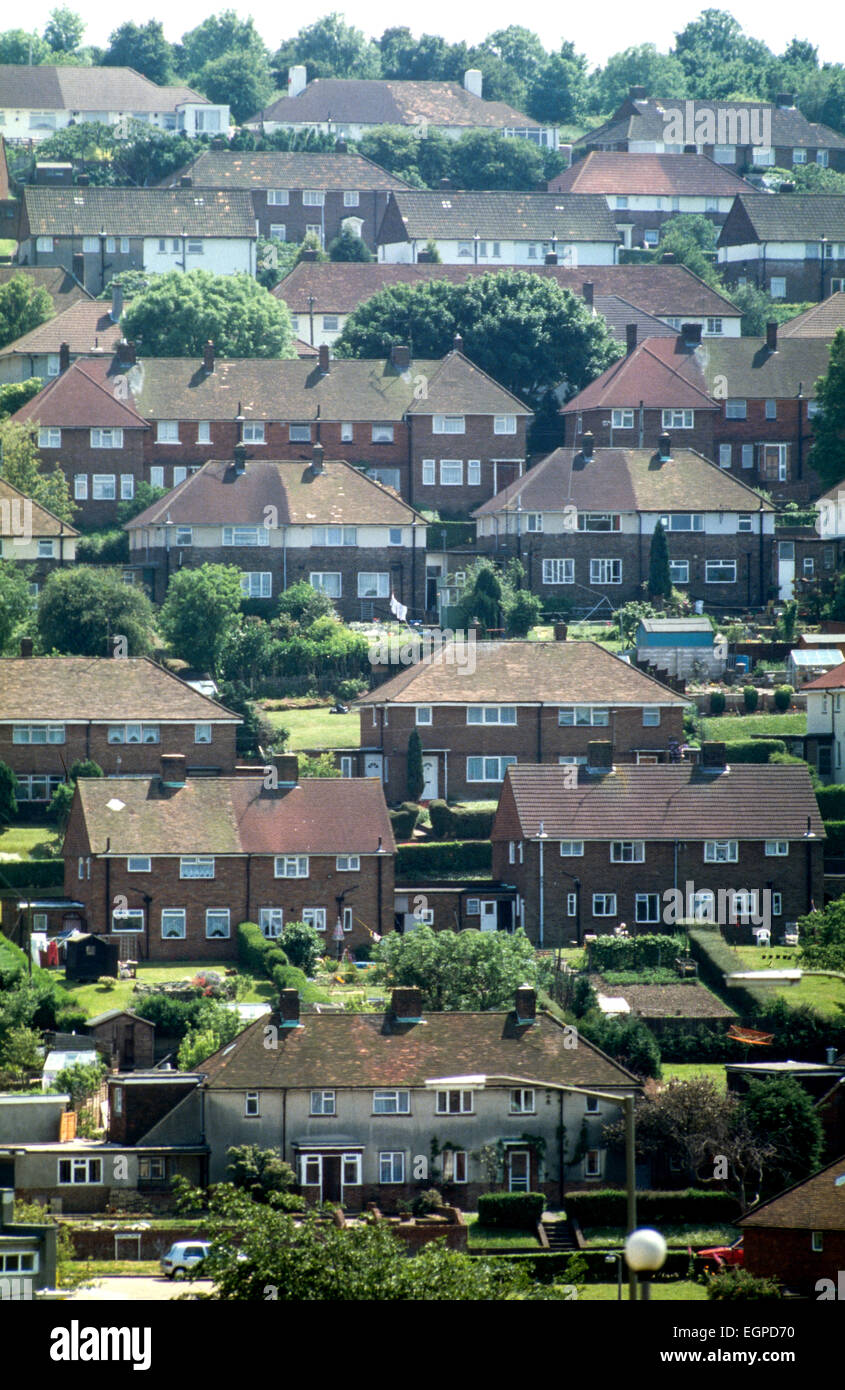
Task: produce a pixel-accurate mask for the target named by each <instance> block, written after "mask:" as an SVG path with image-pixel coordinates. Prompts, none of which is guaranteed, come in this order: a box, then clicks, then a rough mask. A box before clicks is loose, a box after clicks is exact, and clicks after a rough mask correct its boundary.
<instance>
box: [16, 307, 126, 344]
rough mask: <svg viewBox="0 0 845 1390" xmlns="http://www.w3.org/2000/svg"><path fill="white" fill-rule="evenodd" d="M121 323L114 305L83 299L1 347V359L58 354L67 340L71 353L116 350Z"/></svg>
mask: <svg viewBox="0 0 845 1390" xmlns="http://www.w3.org/2000/svg"><path fill="white" fill-rule="evenodd" d="M122 336H123V335H122V333H121V330H120V324H119V323H115V321H114V319H113V318H112V316H111V311H110V305H108V304H104V303H103V302H102V301H101V300H97V299H79V300H77V301H76V303H75V304H71V305H70V307H69V308H67V309H63V310H62V311H61V313H58V314H56V315H55V317H54V318H52V319H48V320H47V322H46V323H41V324H39V325H38V327H37V328H32V329H30V331H29V333H24V334H23V336H22V337H20V338H16V339H15V341H14V342H12V343H7V344H6V346H5V347H4V348H2V349H0V358H2V357H10V356H17V355H22V356H36V355H39V354H43V353H57V352H58V351H59V348H60V346H61V344H62V343H67V345H68V347H69V348H70V352H71V356H73V357H76V356H80V355H82V354H85V353H92V352H102V353H112V352H114V350H115V348H116V347H117V345H118V343H119V342H120V340H121V337H122Z"/></svg>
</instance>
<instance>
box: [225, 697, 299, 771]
mask: <svg viewBox="0 0 845 1390" xmlns="http://www.w3.org/2000/svg"><path fill="white" fill-rule="evenodd" d="M219 688H220V703H221V704H223V705H225V706H226V708H227V709H230V710H231V711H232V713H233V714H239V715H240V716H241V719H242V720H243V724H241V725H240V726H239V728H238V729H237V730H236V731H235V747H236V751H237V753H238V755H239V756H240V757H242V758H260V757H262V756H263V753H264V751H265V750H266V749H269V748H272V747H273V746H274V744H275V743H276V740H278V741H279V743H280V744H281V746H284V742H285V740H286V739H287V731H286V730H285V729H275V728H274V727H273V726H272V725H271V724H269V723H268V722H267V720H266V719H265V718H264V717H263V715H262V714H261V712H260V710H259V709H258V706H257V705H254V704H253V703H252V701H251V700H250V698H249V694H250V692H249V690H248V689H247V688H246V686H245V685H243V683H242V682H240V681H226V682H222V683H221V685H220V687H219Z"/></svg>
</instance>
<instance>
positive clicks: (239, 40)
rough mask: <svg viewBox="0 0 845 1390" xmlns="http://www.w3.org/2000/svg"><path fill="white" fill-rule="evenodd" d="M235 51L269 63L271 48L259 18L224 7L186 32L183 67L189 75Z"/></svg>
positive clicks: (183, 41)
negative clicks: (260, 29)
mask: <svg viewBox="0 0 845 1390" xmlns="http://www.w3.org/2000/svg"><path fill="white" fill-rule="evenodd" d="M232 53H242V54H243V55H244V56H249V57H255V58H256V59H259V60H262V61H263V62H264V63H265V65H266V62H267V56H268V55H267V49H266V47H265V45H264V41H263V39H262V38H261V35H260V34H259V33H258V31H257V29H256V27H255V21H254V20H253V19H252V18H251V17H250V18H249V19H241V18H240V16H239V15H238V14H237V13H236V12H235V11H234V10H221V11H220V13H219V14H215V15H209V17H208V19H204V20H203V21H202V24H198V25H197V27H196V28H195V29H190V30H189V31H188V33H187V34H183V35H182V51H181V61H180V70H181V71H182V72H183V73H184V74H185V75H186V76H187V75H189V74H190V73H196V72H199V71H200V69H201V68H203V67H205V65H206V63H212V62H214V60H215V59H216V58H222V57H223V56H224V55H228V54H232ZM256 109H257V108H256Z"/></svg>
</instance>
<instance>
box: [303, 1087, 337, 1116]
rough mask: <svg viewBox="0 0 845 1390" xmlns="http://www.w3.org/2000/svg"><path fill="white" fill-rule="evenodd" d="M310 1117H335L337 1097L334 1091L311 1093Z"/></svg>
mask: <svg viewBox="0 0 845 1390" xmlns="http://www.w3.org/2000/svg"><path fill="white" fill-rule="evenodd" d="M308 1113H309V1114H310V1115H336V1114H337V1095H336V1092H335V1091H312V1092H311V1104H310V1108H309V1112H308Z"/></svg>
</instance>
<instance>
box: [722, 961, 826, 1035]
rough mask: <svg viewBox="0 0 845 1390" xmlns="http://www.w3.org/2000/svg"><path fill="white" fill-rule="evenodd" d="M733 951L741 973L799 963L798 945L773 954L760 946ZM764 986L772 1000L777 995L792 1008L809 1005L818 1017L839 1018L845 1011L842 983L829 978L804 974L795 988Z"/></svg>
mask: <svg viewBox="0 0 845 1390" xmlns="http://www.w3.org/2000/svg"><path fill="white" fill-rule="evenodd" d="M734 949H735V951H736V953H737V955H738V956H739V958H740V960H741V961H742V967H741V968H742V969H743V970H790V969H792V968H794V967H795V966H798V965H799V964H800V963H799V960H798V954H799V948H798V947H797V946H777V947H776V948H775V949H774V951H765V950H761V949H760V947H759V946H736V947H734ZM763 987H764V988H768V989H770V990H771V992H772V997H773V998H774V996H775V995H779V996H780V997H781V998H782V999H785V1000H786V1002H787V1004H788V1005H789V1006H790V1008H793V1009H797V1008H798V1006H799V1004H811V1005H812V1006H813V1008H814V1009H817V1010H818V1012H819V1013H820V1014H828V1015H829V1016H830V1017H832V1018H836V1019H841V1017H842V1009H843V1008H845V980H838V979H836V978H835V977H832V976H828V975H805V976H804V977H803V979H802V980H801V981H800V982H799V983H798V984H797V985H768V986H763ZM758 988H759V986H758Z"/></svg>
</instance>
